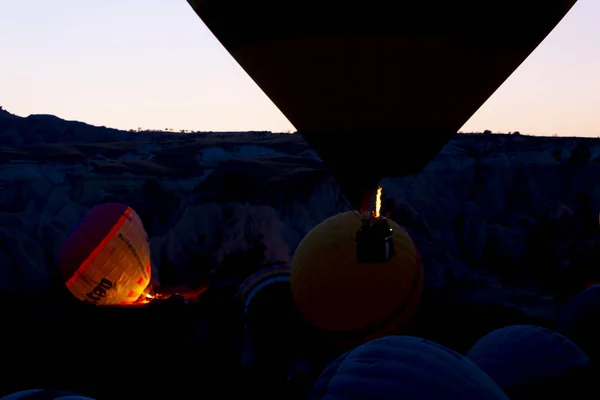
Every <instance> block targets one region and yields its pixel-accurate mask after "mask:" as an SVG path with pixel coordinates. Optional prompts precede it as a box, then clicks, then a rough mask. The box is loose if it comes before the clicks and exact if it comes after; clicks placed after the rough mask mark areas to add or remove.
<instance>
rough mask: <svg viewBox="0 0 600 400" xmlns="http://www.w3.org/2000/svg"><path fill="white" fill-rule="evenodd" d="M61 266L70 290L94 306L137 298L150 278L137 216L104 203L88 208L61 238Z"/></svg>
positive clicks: (146, 246) (146, 248)
mask: <svg viewBox="0 0 600 400" xmlns="http://www.w3.org/2000/svg"><path fill="white" fill-rule="evenodd" d="M60 271H61V273H62V276H63V278H64V279H65V284H66V286H67V288H68V289H69V291H70V292H71V293H72V294H73V295H74V296H75V297H76V298H78V299H79V300H82V301H83V302H86V303H91V304H96V305H107V304H120V303H126V302H132V301H136V300H137V299H138V298H139V297H140V295H141V294H142V293H143V291H144V289H145V288H146V287H147V286H148V284H149V283H150V275H151V268H150V247H149V244H148V237H147V235H146V232H145V230H144V227H143V224H142V221H141V220H140V217H139V216H138V215H137V214H136V213H135V211H133V210H132V209H131V208H130V207H128V206H126V205H124V204H119V203H107V204H102V205H100V206H97V207H95V208H94V209H92V210H91V211H90V212H88V213H87V214H86V215H85V216H84V217H83V218H82V219H81V221H80V222H79V224H78V225H77V226H76V227H75V228H74V229H73V231H72V232H71V234H70V235H69V237H68V238H67V240H66V241H65V243H64V245H63V247H62V250H61V255H60Z"/></svg>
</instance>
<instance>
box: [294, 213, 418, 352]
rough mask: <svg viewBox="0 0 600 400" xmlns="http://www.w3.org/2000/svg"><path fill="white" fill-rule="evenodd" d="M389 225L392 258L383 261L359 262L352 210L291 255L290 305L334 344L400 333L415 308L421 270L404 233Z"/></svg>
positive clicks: (328, 222)
mask: <svg viewBox="0 0 600 400" xmlns="http://www.w3.org/2000/svg"><path fill="white" fill-rule="evenodd" d="M387 221H388V224H389V226H390V227H391V228H392V229H393V232H392V235H393V242H394V247H395V254H394V255H393V257H392V258H390V259H389V260H388V261H386V262H383V263H359V262H357V243H356V241H355V240H354V236H355V235H356V232H357V231H358V230H359V228H360V227H361V223H362V222H361V219H360V218H359V217H358V215H357V214H355V213H354V212H351V211H350V212H345V213H341V214H338V215H335V216H333V217H331V218H328V219H326V220H325V221H323V222H322V223H320V224H319V225H317V226H316V227H315V228H314V229H313V230H312V231H310V232H309V233H308V234H307V235H306V236H305V237H304V239H302V241H301V242H300V244H299V245H298V248H297V249H296V252H295V253H294V258H293V260H292V273H291V288H292V296H293V299H294V303H295V304H296V307H297V308H298V310H299V311H300V313H301V314H302V315H303V316H304V317H305V318H306V320H307V321H309V322H310V323H311V324H313V325H314V326H315V327H317V328H319V329H320V330H322V331H323V332H327V333H328V334H329V335H330V336H331V338H332V339H334V341H335V342H339V343H341V344H346V343H347V344H360V343H362V342H365V341H367V340H370V339H373V338H377V337H381V336H384V335H388V334H391V333H397V332H400V331H402V329H404V328H405V327H406V326H407V325H408V324H409V323H410V321H411V319H412V317H413V315H414V312H415V310H416V308H417V306H418V304H419V301H420V298H421V291H422V288H423V266H422V264H421V259H420V257H419V253H418V250H417V248H416V246H415V244H414V243H413V241H412V239H411V238H410V236H409V235H408V233H407V232H406V231H405V230H404V229H402V228H401V227H400V226H399V225H397V224H396V223H394V222H393V221H391V220H389V219H388V220H387Z"/></svg>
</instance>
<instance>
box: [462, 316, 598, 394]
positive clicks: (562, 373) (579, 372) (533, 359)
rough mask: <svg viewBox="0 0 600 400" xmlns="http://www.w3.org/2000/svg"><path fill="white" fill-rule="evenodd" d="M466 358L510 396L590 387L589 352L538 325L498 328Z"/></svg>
mask: <svg viewBox="0 0 600 400" xmlns="http://www.w3.org/2000/svg"><path fill="white" fill-rule="evenodd" d="M467 358H468V359H469V360H471V361H472V362H474V363H475V364H477V365H478V366H479V368H481V369H482V370H483V371H484V372H485V373H487V374H488V375H489V376H490V377H491V378H492V379H493V380H494V381H495V382H496V383H497V384H498V386H500V387H501V388H502V389H504V390H505V392H506V393H507V394H508V395H509V397H510V398H511V399H532V398H548V397H552V396H553V395H554V396H558V397H563V398H573V397H574V398H579V397H578V396H577V394H580V395H585V394H586V393H587V390H588V388H589V387H588V386H587V380H588V378H589V376H588V369H589V366H590V360H589V358H588V356H587V355H586V354H585V353H584V352H583V350H581V349H580V348H579V347H578V346H577V345H576V344H575V343H573V342H572V341H571V340H569V339H567V338H566V337H565V336H563V335H561V334H559V333H557V332H555V331H552V330H550V329H547V328H542V327H539V326H534V325H513V326H508V327H505V328H501V329H497V330H495V331H493V332H491V333H489V334H487V335H486V336H484V337H483V338H481V339H480V340H479V341H478V342H477V343H475V345H474V346H473V348H471V350H469V352H468V353H467Z"/></svg>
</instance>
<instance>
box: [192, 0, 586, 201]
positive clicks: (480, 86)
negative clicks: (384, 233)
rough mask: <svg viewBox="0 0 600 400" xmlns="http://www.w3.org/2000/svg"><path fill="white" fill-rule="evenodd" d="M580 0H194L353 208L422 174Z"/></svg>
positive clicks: (214, 30)
mask: <svg viewBox="0 0 600 400" xmlns="http://www.w3.org/2000/svg"><path fill="white" fill-rule="evenodd" d="M575 1H576V0H486V1H474V0H453V1H448V0H429V1H403V2H402V3H401V5H400V6H399V5H398V4H397V2H393V1H387V0H372V1H369V2H362V3H361V6H360V7H358V6H354V5H351V4H350V3H348V2H347V1H344V0H326V1H325V0H324V1H306V0H286V1H281V0H255V1H247V0H188V2H189V3H190V5H191V6H192V7H193V9H194V10H195V11H196V13H197V14H198V15H199V16H200V17H201V18H202V20H203V21H204V22H205V23H206V25H207V26H208V28H209V29H210V30H211V31H212V32H213V34H214V35H215V36H216V37H217V39H219V41H220V42H221V43H222V44H223V45H224V46H225V48H226V49H227V50H228V51H229V52H230V53H231V55H232V56H233V57H234V58H235V59H236V61H237V62H238V63H240V65H241V66H242V67H243V68H244V69H245V70H246V72H247V73H248V74H249V75H250V76H251V77H252V79H254V81H255V82H256V83H257V84H258V85H259V86H260V87H261V89H262V90H263V91H264V92H265V93H266V94H267V96H269V97H270V98H271V100H272V101H273V102H274V103H275V104H276V105H277V107H279V109H280V110H281V111H282V112H283V113H284V114H285V115H286V117H287V118H288V119H289V120H290V121H291V122H292V124H294V126H295V127H296V128H297V129H298V130H299V132H300V133H301V134H302V135H303V137H304V138H305V139H306V141H307V142H308V143H309V144H310V145H311V146H312V147H313V148H314V149H315V150H316V152H317V153H318V154H319V156H320V157H321V159H323V161H325V162H326V163H327V164H328V165H329V167H330V168H331V170H332V172H333V173H334V175H335V177H336V179H337V181H338V183H339V184H340V186H341V187H342V189H343V190H344V191H345V193H346V194H347V195H348V196H349V197H350V199H351V201H352V202H353V203H354V204H353V205H354V206H355V207H357V208H358V207H359V204H358V203H360V200H361V199H364V198H365V197H366V196H364V193H365V192H368V191H369V190H375V189H376V186H377V182H378V181H379V180H380V179H381V178H382V177H385V176H399V175H404V174H408V173H415V172H419V171H420V170H421V169H422V168H423V167H424V166H425V165H426V164H427V163H428V162H429V160H430V159H431V158H433V156H434V155H435V154H436V153H437V152H438V151H439V150H440V149H441V148H442V146H443V145H444V144H446V142H447V141H448V139H449V138H450V137H451V136H453V135H454V134H455V133H456V131H457V130H458V129H460V127H461V126H462V125H464V124H465V122H467V120H468V119H469V118H470V117H471V116H472V115H473V113H474V112H475V111H477V109H478V108H479V107H480V106H481V105H482V104H483V103H484V102H485V101H486V100H487V99H488V98H489V96H491V95H492V93H494V91H495V90H496V89H497V88H498V87H499V86H500V85H501V84H502V83H503V82H504V81H505V80H506V79H507V78H508V77H509V76H510V75H511V74H512V73H513V71H514V70H515V69H516V68H517V67H518V66H519V65H520V64H521V63H522V62H523V61H524V60H525V59H526V58H527V56H529V54H530V53H531V52H532V51H533V50H534V49H535V48H536V47H537V46H538V44H539V43H540V42H541V41H542V40H543V39H544V38H545V37H546V35H548V33H550V31H552V29H553V28H554V27H555V26H556V24H558V22H559V21H560V20H561V18H563V16H564V15H565V14H566V13H567V12H568V11H569V9H570V8H571V6H572V5H573V4H574V3H575ZM392 143H398V144H399V145H392Z"/></svg>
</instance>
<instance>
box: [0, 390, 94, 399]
mask: <svg viewBox="0 0 600 400" xmlns="http://www.w3.org/2000/svg"><path fill="white" fill-rule="evenodd" d="M0 400H94V399H92V398H90V397H85V396H80V395H78V394H75V393H69V392H63V391H60V390H46V389H31V390H24V391H22V392H16V393H12V394H9V395H8V396H4V397H2V398H0Z"/></svg>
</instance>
